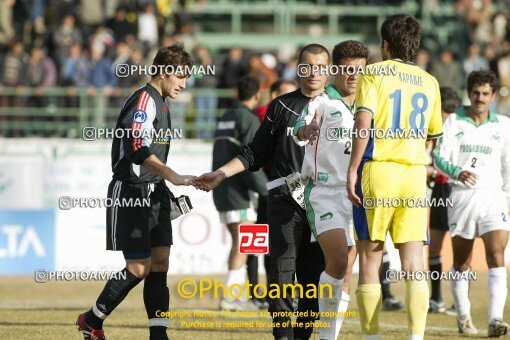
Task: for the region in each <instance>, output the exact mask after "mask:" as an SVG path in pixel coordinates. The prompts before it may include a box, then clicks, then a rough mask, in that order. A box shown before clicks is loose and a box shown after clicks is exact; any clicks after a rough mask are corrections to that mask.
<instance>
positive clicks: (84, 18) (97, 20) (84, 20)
mask: <svg viewBox="0 0 510 340" xmlns="http://www.w3.org/2000/svg"><path fill="white" fill-rule="evenodd" d="M79 3H80V8H79V10H78V13H79V16H78V17H79V18H80V29H81V30H82V34H83V36H85V37H86V36H88V35H90V34H92V32H94V28H95V27H97V26H98V25H100V24H102V23H103V21H104V7H103V0H81V1H80V2H79Z"/></svg>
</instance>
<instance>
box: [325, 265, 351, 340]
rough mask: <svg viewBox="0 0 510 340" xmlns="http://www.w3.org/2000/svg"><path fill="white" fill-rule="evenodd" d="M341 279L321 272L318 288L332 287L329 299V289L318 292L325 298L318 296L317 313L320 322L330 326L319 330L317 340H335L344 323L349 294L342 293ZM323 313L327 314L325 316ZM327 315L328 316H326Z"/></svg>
mask: <svg viewBox="0 0 510 340" xmlns="http://www.w3.org/2000/svg"><path fill="white" fill-rule="evenodd" d="M343 283H344V280H343V279H340V280H337V279H335V278H334V277H332V276H330V275H328V274H327V273H326V272H322V274H321V277H320V280H319V287H320V285H321V284H323V285H324V284H330V285H331V287H332V294H331V295H332V297H331V298H329V289H320V288H319V292H324V295H326V296H320V295H319V313H320V320H321V322H327V323H329V324H330V327H328V328H321V332H320V335H319V338H320V339H321V340H322V339H327V340H336V338H337V337H338V333H340V328H341V327H342V322H343V321H344V312H346V311H347V306H348V305H349V300H350V299H349V294H346V293H344V292H343V291H342V285H343ZM324 313H327V314H326V315H327V316H328V317H326V316H325V314H324ZM328 314H329V315H328Z"/></svg>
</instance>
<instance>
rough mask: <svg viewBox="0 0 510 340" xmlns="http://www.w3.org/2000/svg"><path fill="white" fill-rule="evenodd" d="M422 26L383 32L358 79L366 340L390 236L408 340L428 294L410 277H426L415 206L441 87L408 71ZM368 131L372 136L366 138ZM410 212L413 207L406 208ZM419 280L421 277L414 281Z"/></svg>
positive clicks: (407, 21)
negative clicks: (378, 58) (376, 58)
mask: <svg viewBox="0 0 510 340" xmlns="http://www.w3.org/2000/svg"><path fill="white" fill-rule="evenodd" d="M420 35H421V34H420V24H419V23H418V22H417V21H416V19H414V18H413V17H411V16H408V15H404V14H398V15H393V16H391V17H389V18H387V19H386V20H385V21H384V23H383V24H382V26H381V39H382V43H381V53H382V56H383V60H384V61H382V62H380V63H376V64H373V65H372V70H375V67H378V69H379V74H365V75H363V76H361V77H360V79H359V83H358V89H357V92H356V102H357V104H358V108H357V112H356V116H355V124H354V129H353V133H354V136H353V141H352V142H353V144H352V154H351V160H350V164H349V169H348V178H347V191H348V196H349V199H350V200H351V201H352V203H353V205H354V211H353V216H354V227H355V230H356V235H357V238H358V243H357V246H358V251H359V260H360V274H359V282H358V288H357V290H356V297H357V300H358V308H359V311H360V321H361V328H362V331H363V333H364V334H365V337H366V339H379V311H380V309H381V286H380V284H379V276H378V273H379V267H380V265H381V258H382V251H383V245H384V240H385V238H386V234H387V232H389V233H390V235H391V237H392V239H393V242H394V243H395V245H396V247H397V248H398V249H399V251H400V260H401V263H402V271H403V272H404V273H409V274H410V275H408V276H407V279H406V307H407V308H406V309H407V320H408V333H409V338H410V339H413V340H418V339H423V335H424V332H425V323H426V318H427V310H428V301H429V291H428V285H427V282H426V281H425V280H422V281H417V280H414V279H413V276H411V275H412V273H414V272H417V271H423V270H424V257H423V244H424V242H428V234H427V210H426V208H425V207H416V206H415V204H413V203H412V202H417V201H419V200H416V199H419V198H420V199H423V200H425V198H426V178H427V172H426V168H425V166H426V165H427V163H428V157H427V154H426V145H425V144H426V141H427V139H431V138H437V137H439V136H441V133H442V119H441V99H440V94H439V85H438V83H437V81H436V79H435V78H434V77H432V76H431V75H430V74H428V73H427V72H425V71H423V70H422V69H420V68H419V67H418V66H416V65H415V64H413V61H414V59H415V57H416V54H417V52H418V48H419V46H420ZM370 128H373V130H372V131H371V132H372V133H371V134H367V133H366V131H367V130H368V129H370ZM410 205H412V206H413V207H409V206H410ZM416 277H418V275H416Z"/></svg>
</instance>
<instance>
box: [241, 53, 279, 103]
mask: <svg viewBox="0 0 510 340" xmlns="http://www.w3.org/2000/svg"><path fill="white" fill-rule="evenodd" d="M275 66H276V59H275V57H274V56H273V55H272V54H269V53H267V54H264V55H259V54H254V55H252V56H250V58H249V60H248V75H249V76H252V77H255V78H257V79H258V80H259V82H260V91H261V92H262V95H263V96H264V92H265V91H267V90H269V87H270V86H271V84H272V83H274V82H275V81H276V79H277V76H276V73H275V72H274V67H275ZM266 97H267V96H266Z"/></svg>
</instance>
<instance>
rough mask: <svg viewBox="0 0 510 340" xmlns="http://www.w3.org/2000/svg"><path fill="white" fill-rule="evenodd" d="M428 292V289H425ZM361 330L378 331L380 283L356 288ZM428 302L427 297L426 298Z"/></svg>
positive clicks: (380, 298)
mask: <svg viewBox="0 0 510 340" xmlns="http://www.w3.org/2000/svg"><path fill="white" fill-rule="evenodd" d="M427 292H428V291H427ZM356 299H357V301H358V309H359V318H360V323H361V331H362V332H363V334H365V335H371V334H378V333H379V312H380V311H381V302H382V292H381V285H380V284H378V283H377V284H362V285H359V286H358V288H357V289H356ZM427 304H428V299H427Z"/></svg>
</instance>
